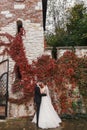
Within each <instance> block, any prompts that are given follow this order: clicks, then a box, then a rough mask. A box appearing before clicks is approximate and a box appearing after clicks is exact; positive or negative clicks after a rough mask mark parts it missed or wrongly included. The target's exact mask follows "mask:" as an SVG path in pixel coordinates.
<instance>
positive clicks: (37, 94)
mask: <svg viewBox="0 0 87 130" xmlns="http://www.w3.org/2000/svg"><path fill="white" fill-rule="evenodd" d="M42 96H46V94H44V93H43V94H41V93H40V88H39V87H38V86H37V85H36V86H35V95H34V102H35V104H36V107H37V112H36V118H37V119H36V121H37V126H38V120H39V111H40V104H41V97H42Z"/></svg>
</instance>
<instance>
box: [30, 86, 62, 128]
mask: <svg viewBox="0 0 87 130" xmlns="http://www.w3.org/2000/svg"><path fill="white" fill-rule="evenodd" d="M40 92H41V93H46V95H47V96H44V97H42V101H41V105H40V113H39V127H40V128H42V129H47V128H56V127H58V126H60V123H61V122H62V121H61V119H60V117H59V116H58V114H57V112H56V111H55V109H54V107H53V105H52V103H51V98H50V95H49V89H48V87H47V85H46V84H42V85H41V86H40ZM32 122H34V123H36V114H35V116H34V118H33V120H32Z"/></svg>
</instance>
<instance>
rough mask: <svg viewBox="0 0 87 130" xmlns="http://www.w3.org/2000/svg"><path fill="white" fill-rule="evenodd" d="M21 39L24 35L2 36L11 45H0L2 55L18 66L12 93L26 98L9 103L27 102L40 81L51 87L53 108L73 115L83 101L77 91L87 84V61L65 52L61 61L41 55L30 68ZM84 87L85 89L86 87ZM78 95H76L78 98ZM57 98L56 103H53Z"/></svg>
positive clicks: (1, 42) (86, 58)
mask: <svg viewBox="0 0 87 130" xmlns="http://www.w3.org/2000/svg"><path fill="white" fill-rule="evenodd" d="M22 35H23V33H19V34H17V35H16V36H15V37H12V36H11V35H9V34H0V36H4V37H6V38H7V39H8V41H9V43H8V44H7V43H5V42H3V41H0V46H4V47H5V49H4V51H3V53H2V54H1V55H4V54H5V52H7V53H8V54H9V55H10V57H11V58H12V59H13V60H14V62H15V66H14V73H15V80H14V83H13V84H12V92H13V94H16V93H18V92H19V93H20V92H22V94H23V96H22V97H21V98H19V99H10V100H9V101H11V102H14V103H18V104H21V103H22V104H23V103H25V102H28V101H29V98H31V97H32V96H33V92H34V86H35V84H36V82H37V81H38V80H41V81H46V82H47V84H48V86H49V89H50V93H51V98H52V101H53V105H54V108H55V109H56V110H57V111H58V112H59V111H60V112H59V113H61V114H64V113H69V114H70V113H74V112H75V109H74V108H75V107H78V103H77V102H78V100H79V99H80V93H79V92H77V89H78V87H79V88H81V89H82V85H84V84H85V82H86V83H87V81H86V72H85V70H84V68H86V66H87V57H85V58H78V57H77V56H76V55H75V53H73V52H72V51H66V52H65V53H64V54H63V56H61V57H60V58H59V59H58V60H54V59H52V58H51V57H50V56H48V55H42V56H41V57H38V58H37V61H33V62H32V64H29V61H28V60H27V58H26V54H25V49H24V46H23V40H22ZM83 70H84V71H83ZM83 72H84V73H83ZM82 81H83V82H82ZM83 83H84V84H83ZM84 86H85V87H86V85H84ZM75 92H77V93H76V94H75ZM55 96H56V101H55V102H54V100H55ZM73 106H74V108H73ZM59 107H60V108H59ZM59 109H60V110H59Z"/></svg>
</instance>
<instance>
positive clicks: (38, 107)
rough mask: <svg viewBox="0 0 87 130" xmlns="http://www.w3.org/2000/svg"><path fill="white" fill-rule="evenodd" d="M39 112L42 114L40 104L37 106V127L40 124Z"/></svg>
mask: <svg viewBox="0 0 87 130" xmlns="http://www.w3.org/2000/svg"><path fill="white" fill-rule="evenodd" d="M39 112H40V103H38V104H37V112H36V121H37V122H36V124H37V127H38V122H39Z"/></svg>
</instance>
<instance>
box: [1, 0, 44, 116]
mask: <svg viewBox="0 0 87 130" xmlns="http://www.w3.org/2000/svg"><path fill="white" fill-rule="evenodd" d="M18 20H21V21H22V24H23V27H24V29H25V32H26V35H25V36H24V37H23V43H24V47H25V52H26V57H27V58H28V60H29V62H31V61H32V60H36V59H37V57H39V56H40V55H42V54H43V51H44V35H43V34H44V33H43V15H42V1H41V0H24V1H23V2H16V0H0V33H2V32H3V33H6V32H7V33H9V34H11V35H12V36H15V34H16V33H17V24H16V22H17V21H18ZM3 40H4V41H5V40H6V39H3ZM2 49H3V47H2V48H0V53H1V52H2ZM7 58H8V59H9V97H14V98H17V95H13V94H12V92H11V84H12V82H13V79H14V78H13V77H12V74H11V72H12V70H13V67H14V61H13V60H12V59H11V58H10V57H9V56H8V55H6V56H5V57H0V61H2V60H4V59H7ZM28 106H29V111H28V112H26V106H22V105H20V106H17V105H14V104H10V103H9V105H8V117H10V116H11V117H18V116H27V115H28V114H29V115H30V114H32V113H33V112H34V111H33V112H32V110H33V109H32V108H31V106H32V104H31V103H30V105H28Z"/></svg>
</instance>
